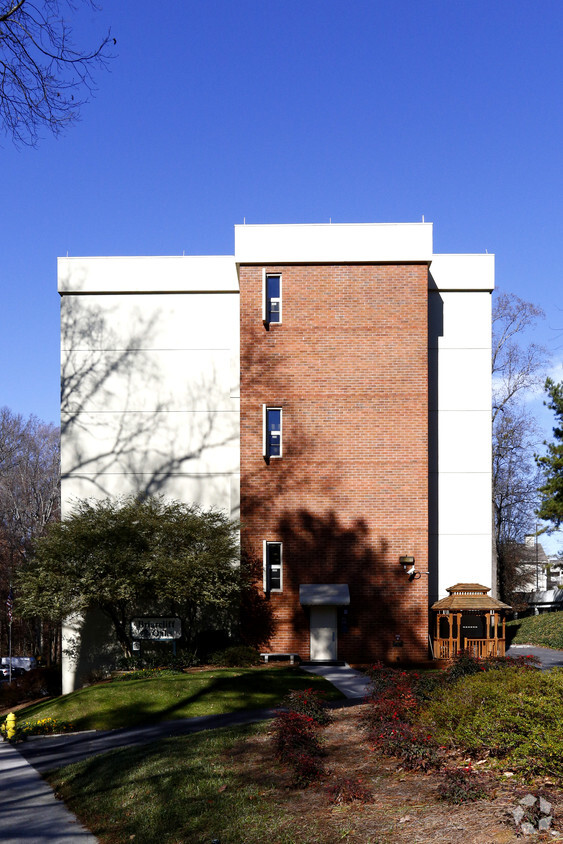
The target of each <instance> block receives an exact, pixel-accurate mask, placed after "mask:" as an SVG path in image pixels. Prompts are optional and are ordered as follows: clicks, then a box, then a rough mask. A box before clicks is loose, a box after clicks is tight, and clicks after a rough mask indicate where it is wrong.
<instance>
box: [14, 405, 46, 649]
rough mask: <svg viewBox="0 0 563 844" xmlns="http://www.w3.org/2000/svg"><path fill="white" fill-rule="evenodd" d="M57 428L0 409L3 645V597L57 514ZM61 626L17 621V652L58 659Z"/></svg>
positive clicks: (15, 632) (15, 634)
mask: <svg viewBox="0 0 563 844" xmlns="http://www.w3.org/2000/svg"><path fill="white" fill-rule="evenodd" d="M59 464H60V449H59V430H58V428H56V427H55V426H54V425H49V424H46V423H44V422H41V421H40V420H39V419H37V417H35V416H30V417H29V418H27V419H26V418H24V417H23V416H21V415H20V414H14V413H12V411H10V410H9V409H8V408H6V407H4V408H1V409H0V595H2V596H3V600H2V602H1V604H0V647H1V648H2V649H3V647H4V645H5V641H4V640H5V638H6V634H7V625H6V621H7V620H6V617H5V603H4V601H5V596H6V595H7V593H8V588H9V585H10V584H11V583H13V582H14V581H13V577H14V574H15V571H16V570H17V569H18V568H19V566H20V565H21V563H22V561H23V560H24V558H25V556H26V554H27V552H28V550H29V548H30V546H31V543H32V542H33V540H34V539H36V538H37V537H39V536H42V535H43V534H44V532H45V529H46V527H47V525H48V524H49V523H50V522H52V521H54V520H56V519H57V518H58V517H59V512H60V506H59V500H60V487H59ZM58 641H59V632H58V629H57V628H56V627H55V626H53V625H50V624H41V622H39V621H34V622H22V621H20V620H19V619H15V620H14V624H13V643H14V648H15V651H16V652H19V653H26V652H31V653H33V654H36V653H40V652H43V651H44V652H45V655H46V656H47V657H48V658H49V656H50V657H53V658H56V651H57V648H58Z"/></svg>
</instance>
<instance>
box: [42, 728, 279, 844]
mask: <svg viewBox="0 0 563 844" xmlns="http://www.w3.org/2000/svg"><path fill="white" fill-rule="evenodd" d="M265 729H266V727H265V726H264V725H260V726H256V725H253V726H249V727H243V728H236V729H225V730H213V731H209V732H205V733H199V734H197V735H194V736H187V737H185V738H175V739H166V740H164V741H162V742H159V743H158V744H153V745H148V746H145V747H140V748H131V749H127V750H119V751H115V752H113V753H109V754H104V755H103V756H98V757H94V758H93V759H88V760H85V761H83V762H80V763H77V764H75V765H70V766H68V767H67V768H63V769H61V770H59V771H57V772H55V773H54V774H51V775H49V777H48V779H49V782H50V783H51V785H52V786H53V788H54V789H55V791H56V793H57V794H59V795H61V796H62V797H63V799H64V800H65V801H66V802H67V805H68V806H69V808H70V809H71V810H72V811H73V812H75V813H76V814H78V815H80V817H81V819H82V820H83V821H84V822H85V823H86V824H87V825H88V827H89V828H90V829H91V830H92V831H93V832H94V834H95V835H96V836H98V837H100V838H101V839H102V840H103V841H105V842H122V841H129V840H134V841H135V844H153V842H155V841H159V842H188V841H193V842H210V841H212V840H213V839H214V838H218V839H220V840H221V841H227V842H245V844H246V842H261V844H263V842H265V841H268V840H271V839H272V835H273V834H274V833H275V832H276V830H277V828H278V825H281V824H282V818H281V817H280V814H279V810H278V809H276V805H275V803H271V801H269V800H268V792H269V790H270V788H269V785H268V784H267V783H264V782H262V783H259V782H256V781H253V778H252V777H249V779H248V781H242V780H241V777H240V771H239V770H237V766H235V765H231V764H230V763H229V758H230V755H231V754H233V752H234V751H235V748H236V745H237V744H239V743H240V742H241V741H243V740H245V739H248V738H249V737H251V736H253V735H255V734H257V733H260V732H264V731H265ZM275 840H276V841H279V842H282V841H288V842H289V841H292V840H294V839H292V838H287V839H286V838H284V837H283V836H278V835H276V837H275Z"/></svg>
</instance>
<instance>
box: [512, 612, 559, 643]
mask: <svg viewBox="0 0 563 844" xmlns="http://www.w3.org/2000/svg"><path fill="white" fill-rule="evenodd" d="M506 627H507V636H508V638H509V641H510V643H511V644H513V645H537V646H538V647H544V648H555V649H557V650H560V649H563V612H546V613H542V615H530V616H528V617H527V618H518V619H516V620H515V621H509V622H507V625H506ZM514 633H515V635H514V638H512V636H513V634H514Z"/></svg>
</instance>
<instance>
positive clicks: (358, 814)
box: [229, 706, 563, 844]
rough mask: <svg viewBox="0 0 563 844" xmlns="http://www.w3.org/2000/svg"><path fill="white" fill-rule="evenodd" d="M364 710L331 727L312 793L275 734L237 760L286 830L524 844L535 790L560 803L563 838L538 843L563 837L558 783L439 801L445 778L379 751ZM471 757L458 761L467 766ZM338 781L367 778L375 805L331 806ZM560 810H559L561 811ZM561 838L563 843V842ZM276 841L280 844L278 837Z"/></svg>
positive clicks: (421, 842)
mask: <svg viewBox="0 0 563 844" xmlns="http://www.w3.org/2000/svg"><path fill="white" fill-rule="evenodd" d="M362 709H363V707H362V706H359V707H353V708H344V709H339V710H336V711H335V713H334V715H335V720H334V723H333V724H332V725H330V726H329V727H327V728H325V729H324V730H323V736H324V742H325V747H326V751H327V756H326V767H327V776H326V778H325V779H324V780H323V781H319V782H317V783H315V784H313V785H311V786H310V787H308V788H306V789H296V788H294V787H292V783H291V779H292V776H291V772H290V771H289V770H285V769H284V768H283V766H281V765H280V764H279V763H278V761H277V760H276V759H275V757H274V753H273V747H272V741H271V739H270V737H269V736H268V735H264V734H262V735H258V736H256V737H254V738H252V739H250V740H247V741H245V742H241V744H240V745H238V747H237V748H236V749H235V752H234V753H233V752H231V753H230V754H229V763H230V765H231V766H234V769H235V770H238V772H239V774H240V778H241V781H244V782H246V783H248V782H249V781H251V782H255V783H256V784H257V785H258V786H259V787H261V788H262V792H261V793H262V794H263V795H265V796H267V799H271V800H273V801H275V803H276V805H277V806H282V807H283V810H284V816H285V823H284V828H285V830H286V831H287V832H288V833H291V835H293V836H294V838H295V840H296V841H300V842H305V844H306V842H315V844H334V842H336V841H341V840H342V841H346V842H351V844H360V842H361V844H368V842H369V844H430V842H432V844H458V843H459V844H510V842H516V841H522V840H532V839H523V838H522V836H521V835H519V834H518V833H517V830H516V826H515V823H514V821H513V819H512V815H511V811H512V809H513V808H514V807H515V805H516V804H517V802H518V800H519V799H520V798H521V797H523V796H524V795H525V794H527V793H528V792H530V791H533V792H534V793H541V794H542V795H543V796H544V797H545V798H546V799H548V800H549V801H550V802H551V803H552V804H553V805H554V821H553V829H554V830H557V831H558V836H557V837H556V836H554V835H552V834H547V833H543V834H541V835H534V837H533V840H534V841H535V842H541V841H548V840H549V841H553V840H563V832H561V830H562V829H563V791H561V790H560V789H558V788H557V787H555V786H554V785H553V784H551V783H549V784H545V783H544V784H542V785H541V787H535V788H531V787H525V786H520V785H518V784H516V783H515V782H514V780H507V779H503V777H502V774H501V776H500V778H499V781H498V785H496V786H495V787H494V788H493V789H492V793H491V799H490V800H480V801H477V802H474V803H465V804H462V805H451V804H448V803H446V802H444V801H442V800H440V799H439V798H438V796H437V786H438V784H439V781H440V777H439V774H438V773H437V772H436V771H432V772H430V773H428V774H424V773H418V772H408V771H403V770H401V769H400V767H399V763H398V762H397V761H396V760H393V759H389V758H386V757H382V756H381V755H379V754H378V753H377V752H374V751H372V750H371V749H370V748H369V746H368V743H367V742H366V738H365V733H364V730H363V728H362V724H361V714H362ZM463 761H464V760H458V763H459V764H460V765H462V764H463ZM338 779H340V780H341V779H353V780H355V781H358V780H360V781H361V785H362V786H363V787H364V788H368V789H369V790H370V791H371V792H372V794H373V802H369V803H359V802H352V803H342V804H336V805H331V803H330V801H329V795H328V787H329V786H330V784H331V782H332V783H334V782H335V781H336V780H338ZM558 809H559V811H558ZM559 835H561V839H559ZM269 844H275V839H271V840H270V842H269Z"/></svg>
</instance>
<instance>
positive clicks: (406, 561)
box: [399, 554, 414, 571]
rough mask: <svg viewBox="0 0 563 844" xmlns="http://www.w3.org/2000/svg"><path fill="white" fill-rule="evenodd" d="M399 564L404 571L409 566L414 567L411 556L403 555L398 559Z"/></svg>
mask: <svg viewBox="0 0 563 844" xmlns="http://www.w3.org/2000/svg"><path fill="white" fill-rule="evenodd" d="M399 563H400V565H402V567H403V568H404V569H405V571H406V570H407V569H410V568H411V566H414V557H413V556H412V554H404V555H403V556H402V557H399Z"/></svg>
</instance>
